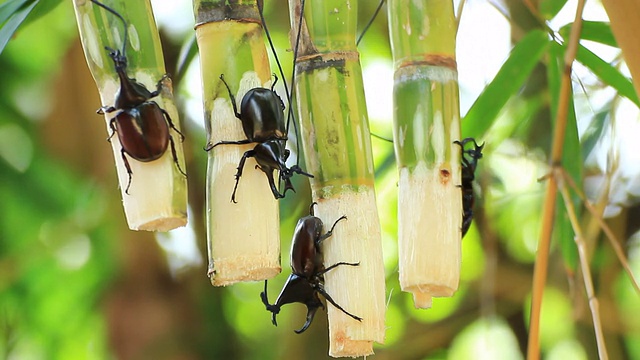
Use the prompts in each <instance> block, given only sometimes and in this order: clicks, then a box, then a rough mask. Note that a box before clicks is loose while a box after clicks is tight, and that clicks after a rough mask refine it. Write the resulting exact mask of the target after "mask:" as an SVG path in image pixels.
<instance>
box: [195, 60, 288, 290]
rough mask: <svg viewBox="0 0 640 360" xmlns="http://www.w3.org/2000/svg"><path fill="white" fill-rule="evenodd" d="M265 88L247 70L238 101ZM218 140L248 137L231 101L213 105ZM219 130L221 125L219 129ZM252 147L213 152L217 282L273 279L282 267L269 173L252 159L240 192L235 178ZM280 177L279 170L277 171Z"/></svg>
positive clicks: (212, 256)
mask: <svg viewBox="0 0 640 360" xmlns="http://www.w3.org/2000/svg"><path fill="white" fill-rule="evenodd" d="M259 86H261V84H260V82H259V79H258V77H257V74H256V73H255V72H252V71H249V72H246V73H245V74H244V75H243V77H242V80H241V81H240V86H239V88H240V89H239V91H238V93H237V95H236V100H237V101H240V100H242V97H243V96H244V93H246V92H247V91H248V90H249V89H251V88H255V87H259ZM211 122H212V126H211V128H212V129H213V130H212V134H211V138H212V142H213V143H214V144H215V143H216V142H218V141H223V140H240V139H246V135H244V132H243V130H242V122H241V121H240V120H239V119H238V118H236V117H235V114H234V112H233V107H232V105H231V102H230V101H229V99H227V98H224V97H219V98H217V99H215V100H214V101H213V110H212V112H211ZM214 126H215V127H214ZM255 145H256V144H255V143H252V144H247V145H219V146H216V147H215V148H213V149H211V150H210V151H209V160H208V165H207V184H208V186H209V189H208V191H207V224H208V225H207V226H208V231H207V245H208V252H209V272H208V275H209V277H210V280H211V284H212V285H214V286H226V285H231V284H234V283H237V282H241V281H260V280H264V279H269V278H272V277H274V276H276V275H278V274H279V273H280V271H281V267H280V215H279V211H278V201H277V200H276V199H275V197H274V196H273V193H272V192H271V189H270V187H269V182H268V180H267V177H266V175H265V173H264V172H262V171H261V170H260V169H257V168H256V165H257V164H256V161H255V160H254V159H253V158H247V161H246V163H245V165H244V171H243V173H242V177H241V178H240V181H239V182H238V188H237V190H236V198H235V199H236V201H237V203H233V202H232V201H231V195H232V193H233V188H234V186H235V183H236V179H235V174H236V171H237V167H238V165H239V162H240V159H241V158H242V156H243V154H244V153H245V151H247V150H251V149H253V148H254V147H255ZM274 176H277V172H275V173H274Z"/></svg>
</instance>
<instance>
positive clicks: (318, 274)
mask: <svg viewBox="0 0 640 360" xmlns="http://www.w3.org/2000/svg"><path fill="white" fill-rule="evenodd" d="M340 265H348V266H359V265H360V263H359V262H357V263H348V262H344V261H341V262H339V263H335V264H333V265H331V266H329V267H328V268H325V269H323V270H321V271H318V272H317V273H316V276H318V277H319V276H322V275H324V274H326V273H327V272H329V271H330V270H333V269H335V268H337V267H338V266H340Z"/></svg>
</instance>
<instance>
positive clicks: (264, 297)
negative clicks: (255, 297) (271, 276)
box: [260, 280, 280, 326]
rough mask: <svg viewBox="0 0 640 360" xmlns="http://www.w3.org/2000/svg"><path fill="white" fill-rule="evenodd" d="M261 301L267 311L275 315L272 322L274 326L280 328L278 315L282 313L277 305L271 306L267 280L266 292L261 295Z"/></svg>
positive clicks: (265, 282)
mask: <svg viewBox="0 0 640 360" xmlns="http://www.w3.org/2000/svg"><path fill="white" fill-rule="evenodd" d="M260 299H262V303H263V304H264V305H265V306H266V307H267V311H270V312H271V313H272V314H273V315H272V317H271V322H272V323H273V325H275V326H278V322H277V321H276V315H278V314H279V313H280V306H278V305H276V304H273V305H271V304H269V298H268V297H267V280H265V281H264V291H263V292H261V293H260Z"/></svg>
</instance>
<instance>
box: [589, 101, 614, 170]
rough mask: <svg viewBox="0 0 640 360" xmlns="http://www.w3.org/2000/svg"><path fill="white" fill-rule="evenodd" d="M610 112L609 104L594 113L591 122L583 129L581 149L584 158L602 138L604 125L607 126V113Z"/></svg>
mask: <svg viewBox="0 0 640 360" xmlns="http://www.w3.org/2000/svg"><path fill="white" fill-rule="evenodd" d="M610 112H611V104H609V106H606V107H605V108H604V110H602V111H600V112H598V113H596V114H595V115H594V117H593V120H591V123H590V124H589V126H588V127H587V130H585V132H584V134H583V135H582V150H583V155H584V158H583V160H585V159H586V158H587V157H588V156H589V154H591V152H592V151H593V149H595V147H596V145H597V144H598V142H599V141H600V139H601V138H602V136H603V134H604V132H605V126H609V124H608V115H609V113H610Z"/></svg>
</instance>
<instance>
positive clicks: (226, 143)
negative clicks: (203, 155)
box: [204, 139, 251, 151]
mask: <svg viewBox="0 0 640 360" xmlns="http://www.w3.org/2000/svg"><path fill="white" fill-rule="evenodd" d="M250 143H251V140H248V139H247V140H238V141H218V142H217V143H215V144H211V143H208V144H207V145H206V146H205V147H204V151H209V150H211V149H213V148H214V147H216V146H218V145H245V144H250Z"/></svg>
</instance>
